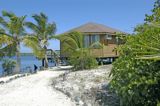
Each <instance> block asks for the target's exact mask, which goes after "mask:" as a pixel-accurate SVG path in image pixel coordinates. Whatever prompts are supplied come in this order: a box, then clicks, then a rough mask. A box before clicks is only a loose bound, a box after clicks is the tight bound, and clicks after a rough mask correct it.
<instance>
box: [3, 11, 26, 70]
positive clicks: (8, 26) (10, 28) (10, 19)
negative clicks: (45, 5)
mask: <svg viewBox="0 0 160 106" xmlns="http://www.w3.org/2000/svg"><path fill="white" fill-rule="evenodd" d="M25 17H26V16H20V17H18V16H16V15H15V14H14V13H12V12H6V11H2V16H0V26H1V27H0V45H1V46H0V52H1V53H0V55H10V56H16V62H17V64H16V70H15V73H19V72H20V64H21V60H20V42H21V41H22V38H23V35H24V27H23V25H24V20H25Z"/></svg>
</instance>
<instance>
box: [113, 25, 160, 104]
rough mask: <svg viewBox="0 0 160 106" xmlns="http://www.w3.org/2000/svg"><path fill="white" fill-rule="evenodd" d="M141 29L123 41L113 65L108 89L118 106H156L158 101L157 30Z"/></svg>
mask: <svg viewBox="0 0 160 106" xmlns="http://www.w3.org/2000/svg"><path fill="white" fill-rule="evenodd" d="M142 28H143V32H140V33H137V34H136V35H135V36H129V37H128V38H127V39H126V40H127V41H126V43H125V45H123V46H121V47H120V48H119V51H120V53H121V55H120V57H119V58H118V59H117V60H116V61H115V62H114V63H113V69H112V71H111V76H112V81H111V86H112V88H113V89H114V90H115V91H116V93H117V94H118V96H119V97H120V104H121V106H157V104H158V102H159V101H160V94H159V92H160V89H159V88H160V57H159V50H160V49H159V47H160V40H159V39H160V35H159V34H160V28H158V27H153V26H146V25H145V26H142Z"/></svg>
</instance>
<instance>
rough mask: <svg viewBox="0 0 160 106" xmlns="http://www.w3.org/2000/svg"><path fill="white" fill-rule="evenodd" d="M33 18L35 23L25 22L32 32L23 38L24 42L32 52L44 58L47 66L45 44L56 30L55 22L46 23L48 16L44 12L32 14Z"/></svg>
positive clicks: (47, 43) (46, 44)
mask: <svg viewBox="0 0 160 106" xmlns="http://www.w3.org/2000/svg"><path fill="white" fill-rule="evenodd" d="M32 17H33V19H34V20H35V21H36V24H34V23H32V22H26V23H25V26H27V27H28V28H29V29H31V30H32V31H33V33H32V34H30V35H28V36H26V37H25V39H24V44H25V45H26V46H28V47H30V48H32V49H33V52H34V54H35V55H36V56H37V57H39V58H41V59H43V58H44V59H45V64H44V65H45V68H47V67H48V58H47V46H48V45H49V42H48V41H49V40H50V39H53V38H54V36H53V35H54V34H55V31H56V24H55V23H54V22H53V23H48V17H47V16H46V15H45V14H44V13H40V14H34V15H33V16H32Z"/></svg>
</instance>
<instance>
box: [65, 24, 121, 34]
mask: <svg viewBox="0 0 160 106" xmlns="http://www.w3.org/2000/svg"><path fill="white" fill-rule="evenodd" d="M72 31H78V32H82V33H124V32H122V31H120V30H117V29H114V28H110V27H108V26H105V25H102V24H97V23H91V22H89V23H87V24H83V25H81V26H79V27H76V28H73V29H71V30H69V31H67V32H65V33H68V32H72Z"/></svg>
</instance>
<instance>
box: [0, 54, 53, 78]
mask: <svg viewBox="0 0 160 106" xmlns="http://www.w3.org/2000/svg"><path fill="white" fill-rule="evenodd" d="M12 59H15V58H14V57H13V58H12ZM34 64H35V65H36V66H38V67H40V66H41V65H42V61H41V60H38V59H37V58H35V57H34V56H21V71H24V72H27V71H29V70H27V67H31V69H32V70H33V69H34ZM54 65H55V64H54V63H49V66H54ZM2 73H3V69H2V62H1V61H0V76H1V75H2Z"/></svg>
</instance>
